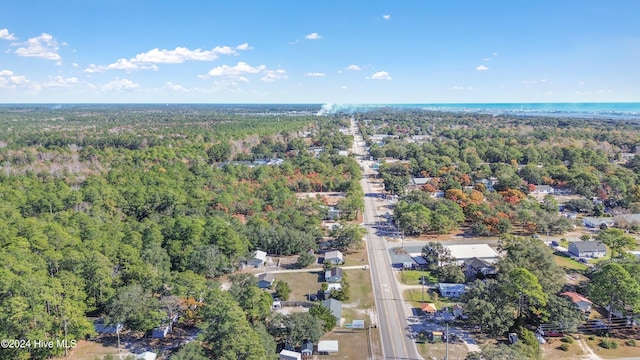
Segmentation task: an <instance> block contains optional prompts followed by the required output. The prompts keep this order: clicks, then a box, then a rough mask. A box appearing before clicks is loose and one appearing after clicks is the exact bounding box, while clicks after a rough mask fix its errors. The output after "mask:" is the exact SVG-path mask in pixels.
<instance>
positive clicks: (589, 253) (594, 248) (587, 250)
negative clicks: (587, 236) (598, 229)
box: [569, 241, 607, 258]
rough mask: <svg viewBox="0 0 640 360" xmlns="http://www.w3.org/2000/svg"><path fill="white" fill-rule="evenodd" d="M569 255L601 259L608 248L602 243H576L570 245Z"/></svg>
mask: <svg viewBox="0 0 640 360" xmlns="http://www.w3.org/2000/svg"><path fill="white" fill-rule="evenodd" d="M569 254H571V255H573V256H577V257H580V258H601V257H603V256H605V255H607V247H606V246H604V244H603V243H601V242H600V241H574V242H571V243H569Z"/></svg>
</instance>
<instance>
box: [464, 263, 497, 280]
mask: <svg viewBox="0 0 640 360" xmlns="http://www.w3.org/2000/svg"><path fill="white" fill-rule="evenodd" d="M464 273H465V275H466V277H467V280H469V281H473V280H475V279H476V278H478V277H480V278H485V277H487V276H490V275H495V274H497V273H498V272H497V270H496V267H495V266H494V265H493V264H491V263H490V262H488V261H486V260H482V259H478V258H477V257H472V258H470V259H466V260H465V261H464Z"/></svg>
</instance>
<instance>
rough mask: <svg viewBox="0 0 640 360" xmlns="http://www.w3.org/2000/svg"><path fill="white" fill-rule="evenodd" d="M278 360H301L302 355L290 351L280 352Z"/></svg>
mask: <svg viewBox="0 0 640 360" xmlns="http://www.w3.org/2000/svg"><path fill="white" fill-rule="evenodd" d="M279 355H280V357H279V358H278V360H302V354H300V353H299V352H295V351H291V350H282V351H280V354H279Z"/></svg>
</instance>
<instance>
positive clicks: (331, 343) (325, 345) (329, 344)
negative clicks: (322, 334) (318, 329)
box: [318, 340, 338, 355]
mask: <svg viewBox="0 0 640 360" xmlns="http://www.w3.org/2000/svg"><path fill="white" fill-rule="evenodd" d="M318 353H320V355H330V354H337V353H338V340H321V341H319V342H318Z"/></svg>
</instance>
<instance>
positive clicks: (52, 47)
mask: <svg viewBox="0 0 640 360" xmlns="http://www.w3.org/2000/svg"><path fill="white" fill-rule="evenodd" d="M23 45H25V47H21V48H18V49H17V50H16V54H17V55H18V56H26V57H39V58H43V59H47V60H60V55H58V49H59V47H58V42H57V41H56V39H55V38H54V37H53V36H51V35H50V34H47V33H42V34H41V35H40V36H37V37H34V38H30V39H29V40H27V42H26V43H24V44H23Z"/></svg>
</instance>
